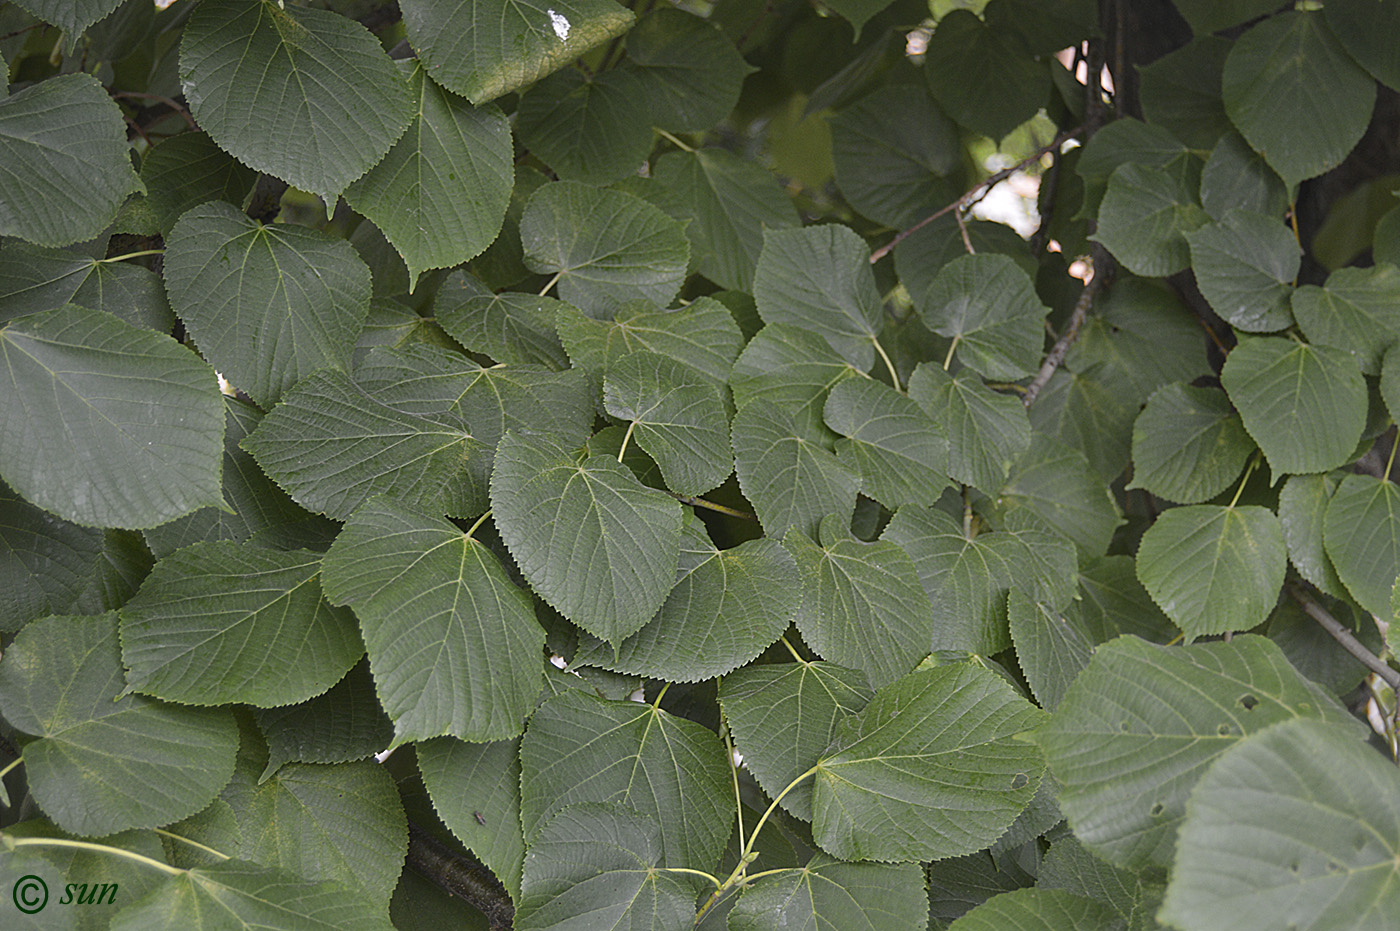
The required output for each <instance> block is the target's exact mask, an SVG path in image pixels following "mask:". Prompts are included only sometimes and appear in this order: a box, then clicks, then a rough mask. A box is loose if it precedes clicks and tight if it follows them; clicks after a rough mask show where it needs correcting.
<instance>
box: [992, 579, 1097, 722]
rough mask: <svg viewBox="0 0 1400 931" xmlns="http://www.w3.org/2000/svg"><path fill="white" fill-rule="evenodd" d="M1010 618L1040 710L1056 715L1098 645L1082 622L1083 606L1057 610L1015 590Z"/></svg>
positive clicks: (1018, 653)
mask: <svg viewBox="0 0 1400 931" xmlns="http://www.w3.org/2000/svg"><path fill="white" fill-rule="evenodd" d="M1007 616H1008V620H1009V621H1010V630H1011V641H1012V643H1014V644H1015V646H1016V661H1017V662H1018V663H1019V664H1020V666H1021V671H1022V672H1023V673H1025V676H1026V682H1027V683H1028V684H1029V685H1030V687H1031V692H1032V693H1033V694H1034V695H1035V699H1036V701H1038V702H1039V703H1040V706H1041V707H1042V708H1044V709H1045V710H1046V711H1054V710H1055V709H1056V708H1057V707H1058V706H1059V704H1060V701H1061V700H1062V699H1063V698H1064V695H1065V691H1066V690H1067V689H1068V688H1069V686H1070V683H1072V682H1073V681H1074V678H1075V676H1077V675H1079V673H1080V672H1081V671H1083V669H1084V667H1085V666H1087V665H1089V659H1090V657H1092V656H1093V655H1094V641H1093V640H1092V639H1091V635H1090V633H1089V632H1088V631H1087V630H1085V625H1084V624H1083V622H1082V621H1081V620H1080V617H1079V606H1078V604H1076V603H1073V602H1071V603H1069V604H1067V605H1065V606H1064V607H1063V608H1062V609H1060V610H1056V609H1055V608H1054V606H1052V605H1047V604H1045V603H1044V602H1039V601H1033V600H1031V599H1030V598H1028V597H1027V596H1026V595H1024V594H1022V593H1021V592H1019V591H1016V590H1012V592H1011V594H1010V596H1009V598H1008V603H1007Z"/></svg>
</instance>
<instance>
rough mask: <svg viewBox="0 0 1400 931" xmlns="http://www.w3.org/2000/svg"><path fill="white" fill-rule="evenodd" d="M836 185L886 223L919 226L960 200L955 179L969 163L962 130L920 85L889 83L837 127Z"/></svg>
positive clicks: (833, 123)
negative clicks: (935, 209) (933, 209)
mask: <svg viewBox="0 0 1400 931" xmlns="http://www.w3.org/2000/svg"><path fill="white" fill-rule="evenodd" d="M831 156H832V159H833V161H834V162H835V164H836V184H837V186H838V187H840V188H841V193H842V194H844V195H846V199H847V200H848V201H850V203H851V206H852V207H855V208H856V209H857V210H859V211H860V212H861V213H862V214H864V215H865V216H867V217H869V218H870V219H872V220H875V221H877V222H880V223H887V224H889V225H891V226H897V227H905V226H911V225H912V224H914V223H915V222H917V221H918V220H920V219H922V218H923V217H924V216H925V215H926V214H927V213H928V212H929V205H930V204H938V203H943V202H946V201H949V200H952V199H954V198H955V197H956V196H957V192H956V191H954V190H953V189H952V184H951V182H950V181H949V180H947V176H948V175H950V174H953V173H954V172H955V171H957V169H958V167H959V166H960V164H961V161H962V142H961V139H960V138H959V136H958V127H957V125H956V124H955V123H954V122H953V121H952V120H950V119H948V117H947V116H945V115H944V113H943V111H942V110H941V109H940V108H939V106H938V104H936V103H934V101H933V98H932V97H931V96H929V93H928V90H927V89H926V88H925V87H923V86H921V85H918V84H889V85H886V86H884V87H881V88H879V89H878V90H876V91H874V92H873V93H871V94H868V95H867V96H865V97H862V98H861V99H860V100H859V101H858V102H857V103H855V104H853V105H852V106H849V107H847V108H846V109H844V110H842V111H841V112H840V113H838V114H837V115H836V117H835V118H834V119H833V120H832V121H831Z"/></svg>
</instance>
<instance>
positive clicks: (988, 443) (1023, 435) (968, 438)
mask: <svg viewBox="0 0 1400 931" xmlns="http://www.w3.org/2000/svg"><path fill="white" fill-rule="evenodd" d="M909 397H911V398H913V399H914V400H915V401H916V402H918V404H919V406H920V407H922V408H923V409H924V413H926V414H928V415H929V416H930V417H932V418H933V419H934V420H935V421H936V422H938V423H941V424H943V425H944V427H945V428H946V429H947V431H948V475H949V476H950V477H951V478H952V479H953V480H954V481H957V482H962V483H964V484H967V485H972V486H973V487H974V488H977V489H978V490H980V491H983V492H986V493H987V494H995V493H996V492H998V491H999V490H1000V489H1001V487H1002V485H1003V484H1004V483H1005V481H1006V476H1007V474H1008V473H1009V472H1010V471H1011V465H1012V463H1013V462H1015V461H1016V460H1018V459H1019V458H1020V457H1021V455H1022V454H1023V453H1024V452H1025V451H1026V449H1027V448H1028V447H1029V446H1030V443H1031V424H1030V420H1029V419H1028V418H1027V416H1026V408H1025V405H1023V404H1022V403H1021V400H1020V399H1019V398H1017V397H1015V396H1014V395H1007V394H997V393H996V392H994V391H992V390H991V389H990V388H988V387H987V386H986V385H985V384H983V382H982V379H981V378H980V377H978V376H977V375H976V374H975V373H973V372H971V371H968V370H964V371H961V372H959V373H958V374H957V375H955V376H950V375H949V374H948V373H947V372H945V371H943V370H942V369H941V368H939V367H938V366H937V365H934V364H931V363H928V362H925V363H922V364H920V365H919V367H918V368H917V369H915V370H914V374H913V375H912V376H910V378H909Z"/></svg>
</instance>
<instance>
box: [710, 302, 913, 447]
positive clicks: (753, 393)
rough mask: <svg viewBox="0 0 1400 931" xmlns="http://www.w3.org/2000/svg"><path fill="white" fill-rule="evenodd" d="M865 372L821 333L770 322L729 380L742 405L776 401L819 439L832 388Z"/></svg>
mask: <svg viewBox="0 0 1400 931" xmlns="http://www.w3.org/2000/svg"><path fill="white" fill-rule="evenodd" d="M860 374H861V372H860V371H859V370H858V369H857V368H856V367H855V366H853V365H851V363H849V362H847V361H846V360H845V359H843V358H841V356H840V355H839V354H838V353H837V352H836V350H835V349H832V348H831V344H830V343H828V342H827V341H826V340H824V339H822V338H821V337H820V336H818V335H817V334H816V333H813V332H811V331H810V330H806V329H803V328H801V327H797V326H790V325H788V324H785V323H770V324H769V325H768V326H765V327H764V328H763V329H761V330H759V331H758V334H757V335H756V336H754V338H753V339H751V340H749V344H748V345H747V346H745V347H744V351H743V352H742V353H740V355H739V357H738V358H737V359H736V360H735V361H734V366H733V371H732V374H731V375H730V377H729V386H730V388H731V389H732V390H733V391H734V403H735V404H737V405H738V406H739V407H740V408H743V407H745V406H747V405H748V403H749V402H750V401H752V400H754V399H755V398H760V399H762V400H764V401H770V402H772V403H773V404H776V405H777V406H779V407H782V408H785V409H786V410H788V411H789V412H791V413H792V415H793V419H794V422H795V423H796V426H797V429H798V430H800V431H802V433H803V435H804V436H809V437H812V438H814V439H815V438H817V437H821V436H822V435H824V434H825V432H826V431H825V428H824V426H823V424H822V411H823V407H824V405H825V404H826V397H827V392H828V391H829V390H830V389H831V388H832V387H833V386H835V385H836V384H838V383H840V382H841V381H844V380H845V379H847V378H851V377H854V376H859V375H860ZM926 409H927V408H926ZM935 419H937V417H936V415H935ZM828 435H829V434H828Z"/></svg>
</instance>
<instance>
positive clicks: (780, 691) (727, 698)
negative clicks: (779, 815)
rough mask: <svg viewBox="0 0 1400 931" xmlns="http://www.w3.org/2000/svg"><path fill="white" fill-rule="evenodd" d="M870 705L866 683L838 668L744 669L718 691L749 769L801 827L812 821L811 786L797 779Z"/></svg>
mask: <svg viewBox="0 0 1400 931" xmlns="http://www.w3.org/2000/svg"><path fill="white" fill-rule="evenodd" d="M869 700H870V686H869V685H867V684H866V679H865V676H864V675H862V674H861V673H859V672H856V671H855V670H853V669H847V668H846V667H845V666H838V665H836V664H835V663H824V662H815V663H807V662H802V663H785V664H782V665H776V664H775V665H770V666H746V667H744V668H743V669H738V670H735V671H734V672H732V673H730V674H729V675H727V676H725V677H724V679H723V680H722V681H721V682H720V686H719V701H720V707H722V708H723V709H724V719H725V721H726V722H727V723H728V725H729V729H730V732H731V733H732V734H733V735H734V745H735V747H736V748H737V749H738V751H739V752H740V753H741V754H743V756H744V767H745V768H746V769H747V770H748V771H749V772H751V773H753V775H754V778H755V779H757V780H758V784H759V785H761V786H762V787H763V790H764V791H765V792H767V793H768V795H769V796H771V797H772V798H777V797H778V796H779V795H781V796H782V799H781V801H780V802H779V804H781V805H782V806H783V807H784V808H786V809H787V810H788V811H789V812H791V813H792V814H793V815H795V816H797V817H798V818H801V819H802V820H803V821H810V820H812V783H811V782H809V781H808V780H806V779H803V780H802V781H800V782H797V779H798V777H799V776H801V775H802V774H803V773H805V772H806V771H807V770H808V769H810V768H811V767H812V765H813V764H814V763H816V762H817V758H818V757H819V756H821V754H822V751H823V750H825V749H826V748H827V746H828V745H829V744H830V743H831V741H832V738H834V737H835V736H836V728H837V726H838V725H839V724H840V723H841V721H843V720H845V719H846V718H847V717H848V716H850V715H852V714H855V713H856V712H858V711H860V709H862V708H864V707H865V703H866V702H867V701H869ZM794 782H797V784H796V785H793V786H792V788H791V789H788V786H789V785H792V783H794ZM785 789H788V791H787V792H786V794H784V790H785Z"/></svg>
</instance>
